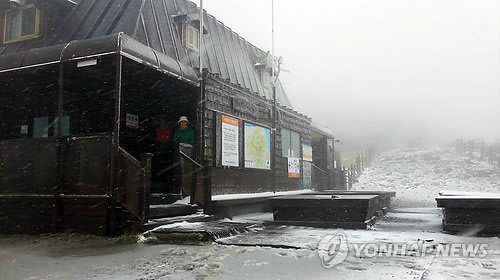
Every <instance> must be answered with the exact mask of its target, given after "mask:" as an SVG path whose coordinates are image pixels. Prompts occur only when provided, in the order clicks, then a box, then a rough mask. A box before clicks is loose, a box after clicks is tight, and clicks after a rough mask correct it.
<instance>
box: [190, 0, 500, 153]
mask: <svg viewBox="0 0 500 280" xmlns="http://www.w3.org/2000/svg"><path fill="white" fill-rule="evenodd" d="M195 2H196V3H197V4H199V1H195ZM274 2H275V4H274V5H275V12H274V16H275V55H277V56H283V57H284V64H283V68H285V69H287V70H289V72H281V74H280V79H281V80H282V82H283V84H284V86H285V89H286V91H287V93H288V96H289V98H290V100H291V102H292V105H293V106H294V109H295V110H298V111H300V112H303V113H305V114H306V115H308V116H311V117H312V118H313V120H314V121H315V122H318V123H321V124H324V125H327V126H329V127H330V128H331V129H332V130H333V131H334V134H335V135H336V136H337V137H339V138H341V139H343V141H344V142H360V141H366V142H368V143H369V142H373V141H375V140H377V141H393V140H403V141H408V140H410V139H412V140H414V139H417V138H418V139H420V140H421V141H425V142H429V141H436V140H439V141H453V140H454V139H456V138H458V137H462V138H465V139H472V138H483V139H485V140H487V141H489V142H492V141H497V140H498V139H499V138H500V58H499V53H500V43H499V41H500V40H499V34H500V24H499V19H500V4H499V1H497V0H480V1H478V0H467V1H464V0H420V1H409V0H379V1H373V0H349V1H339V0H334V1H331V0H330V1H326V0H324V1H321V0H311V1H306V2H304V1H295V0H293V1H285V0H275V1H274ZM204 8H205V9H206V10H207V11H208V12H209V13H211V14H212V15H214V16H215V17H216V18H217V19H218V20H220V21H222V22H224V23H225V24H226V25H227V26H228V27H230V28H231V29H232V30H233V31H235V32H236V33H238V34H239V35H240V36H242V37H244V38H245V39H246V40H248V41H249V42H251V43H253V44H254V45H256V46H258V47H259V48H261V49H263V50H271V46H272V43H271V42H272V40H271V38H272V37H271V18H272V17H271V15H272V13H271V0H253V1H235V0H205V1H204Z"/></svg>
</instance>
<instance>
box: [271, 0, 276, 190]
mask: <svg viewBox="0 0 500 280" xmlns="http://www.w3.org/2000/svg"><path fill="white" fill-rule="evenodd" d="M271 14H272V15H271V37H272V39H271V58H272V60H273V64H272V90H273V120H272V121H273V124H272V131H271V132H272V136H273V137H272V141H271V142H272V150H273V152H272V159H271V161H272V164H271V169H272V170H271V172H272V177H273V178H272V181H273V192H276V169H277V168H276V155H277V153H276V77H275V75H276V74H275V69H276V66H275V63H276V61H275V59H274V0H272V1H271Z"/></svg>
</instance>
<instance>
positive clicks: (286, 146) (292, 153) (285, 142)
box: [281, 128, 300, 158]
mask: <svg viewBox="0 0 500 280" xmlns="http://www.w3.org/2000/svg"><path fill="white" fill-rule="evenodd" d="M281 155H282V156H284V157H296V158H300V134H299V133H298V132H295V131H291V130H288V129H286V128H283V129H282V130H281Z"/></svg>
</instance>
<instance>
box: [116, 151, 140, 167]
mask: <svg viewBox="0 0 500 280" xmlns="http://www.w3.org/2000/svg"><path fill="white" fill-rule="evenodd" d="M120 154H122V155H123V156H124V157H125V158H126V159H127V160H129V161H130V162H131V163H132V164H134V165H135V167H137V168H142V164H141V162H140V161H139V160H137V159H136V158H135V157H134V156H133V155H131V154H130V153H129V152H127V151H125V149H123V148H122V147H120Z"/></svg>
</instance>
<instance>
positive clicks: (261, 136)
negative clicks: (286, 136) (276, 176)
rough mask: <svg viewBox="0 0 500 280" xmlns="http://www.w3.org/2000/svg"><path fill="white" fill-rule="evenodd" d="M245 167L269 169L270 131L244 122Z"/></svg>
mask: <svg viewBox="0 0 500 280" xmlns="http://www.w3.org/2000/svg"><path fill="white" fill-rule="evenodd" d="M245 167H246V168H257V169H271V130H270V129H269V128H264V127H261V126H257V125H254V124H251V123H247V122H245Z"/></svg>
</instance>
